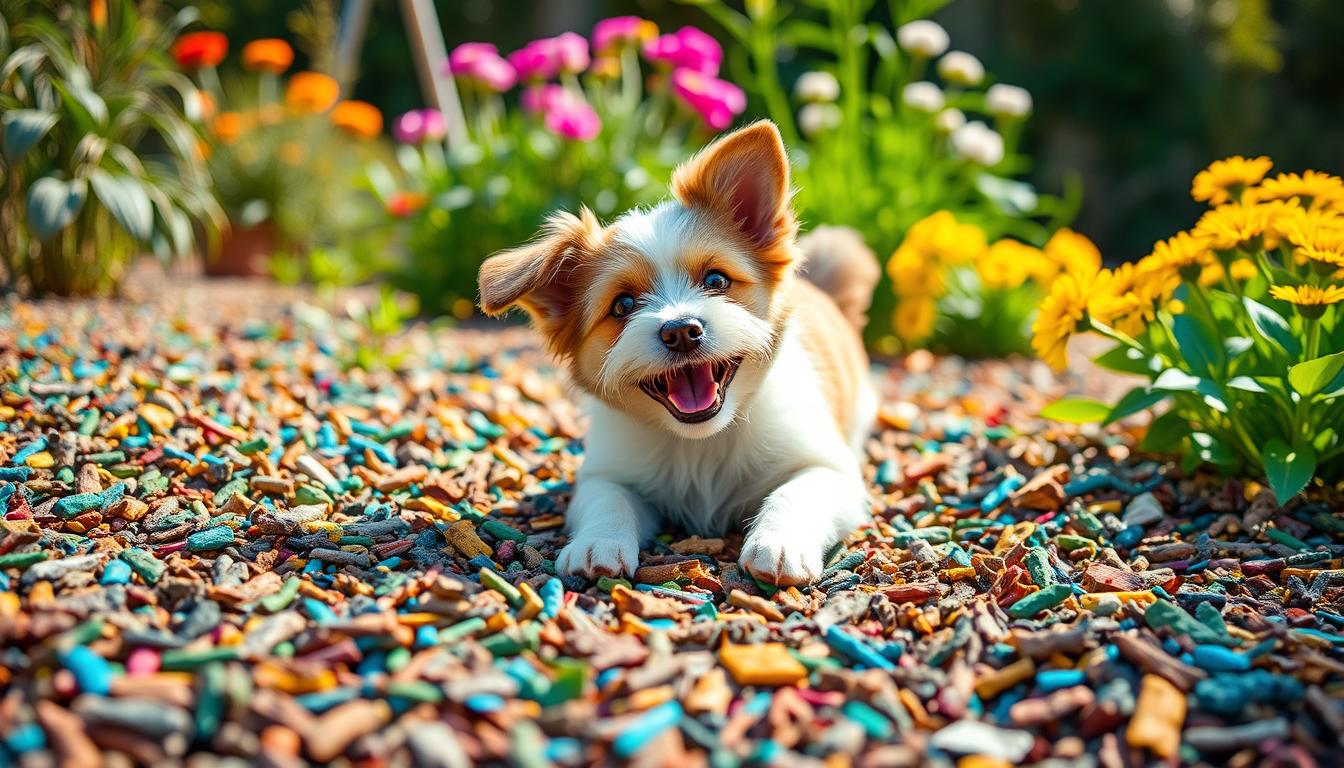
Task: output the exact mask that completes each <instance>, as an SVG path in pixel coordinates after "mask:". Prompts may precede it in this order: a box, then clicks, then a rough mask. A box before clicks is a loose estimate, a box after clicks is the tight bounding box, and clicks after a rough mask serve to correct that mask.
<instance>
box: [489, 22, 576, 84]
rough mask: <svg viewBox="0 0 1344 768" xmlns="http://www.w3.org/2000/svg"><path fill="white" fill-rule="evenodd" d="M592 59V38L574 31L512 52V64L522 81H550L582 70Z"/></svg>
mask: <svg viewBox="0 0 1344 768" xmlns="http://www.w3.org/2000/svg"><path fill="white" fill-rule="evenodd" d="M588 60H589V59H588V40H587V39H586V38H584V37H583V36H582V35H578V34H575V33H573V32H565V33H564V34H561V35H558V36H556V37H544V38H542V39H540V40H533V41H532V42H530V43H528V44H527V45H525V46H523V47H522V48H521V49H519V50H516V51H514V52H513V53H510V54H509V64H512V65H513V68H514V70H515V71H516V72H517V74H518V79H520V80H549V79H551V78H552V77H555V76H556V75H558V74H560V73H561V72H567V73H575V72H582V71H583V70H585V69H587V68H588Z"/></svg>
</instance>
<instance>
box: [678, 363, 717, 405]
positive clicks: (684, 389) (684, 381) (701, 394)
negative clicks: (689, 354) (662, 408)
mask: <svg viewBox="0 0 1344 768" xmlns="http://www.w3.org/2000/svg"><path fill="white" fill-rule="evenodd" d="M671 377H672V380H671V382H670V384H669V386H668V388H667V399H669V400H671V401H672V404H673V405H675V406H676V407H677V410H678V411H681V412H682V413H699V412H700V411H703V410H705V409H706V408H709V407H710V406H712V405H714V400H715V399H716V398H718V396H719V382H717V381H715V380H714V367H713V366H711V365H710V364H709V363H696V364H695V365H688V366H686V367H685V368H678V369H677V371H676V372H675V373H673V374H671Z"/></svg>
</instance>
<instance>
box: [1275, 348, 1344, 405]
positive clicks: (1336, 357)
mask: <svg viewBox="0 0 1344 768" xmlns="http://www.w3.org/2000/svg"><path fill="white" fill-rule="evenodd" d="M1341 372H1344V352H1336V353H1334V354H1333V355H1326V356H1325V357H1318V358H1316V359H1315V360H1308V361H1307V362H1305V363H1298V364H1297V365H1294V366H1293V367H1292V368H1289V369H1288V383H1290V384H1292V385H1293V389H1295V390H1297V393H1298V394H1300V395H1302V396H1303V397H1311V396H1312V395H1314V394H1316V393H1317V392H1320V391H1321V390H1323V389H1325V388H1326V386H1327V385H1329V384H1331V383H1333V382H1334V381H1335V378H1336V377H1338V376H1339V375H1340V374H1341Z"/></svg>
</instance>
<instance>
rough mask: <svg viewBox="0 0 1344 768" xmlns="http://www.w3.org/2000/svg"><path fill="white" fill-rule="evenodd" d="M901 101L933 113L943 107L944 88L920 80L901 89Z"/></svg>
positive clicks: (913, 107) (921, 110) (916, 108)
mask: <svg viewBox="0 0 1344 768" xmlns="http://www.w3.org/2000/svg"><path fill="white" fill-rule="evenodd" d="M901 101H903V102H905V105H906V106H907V107H910V108H911V109H913V110H916V111H919V112H928V113H929V114H933V113H935V112H937V111H938V110H940V109H942V108H943V103H944V98H943V89H941V88H939V87H938V86H936V85H934V84H933V83H930V82H927V81H924V80H918V81H916V82H913V83H910V84H909V85H906V86H905V88H904V89H903V90H902V91H901Z"/></svg>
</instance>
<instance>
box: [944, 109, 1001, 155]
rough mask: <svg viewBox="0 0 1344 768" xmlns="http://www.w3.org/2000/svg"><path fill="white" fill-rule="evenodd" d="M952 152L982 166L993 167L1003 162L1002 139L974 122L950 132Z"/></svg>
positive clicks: (987, 127) (979, 123)
mask: <svg viewBox="0 0 1344 768" xmlns="http://www.w3.org/2000/svg"><path fill="white" fill-rule="evenodd" d="M952 151H954V152H956V153H957V154H958V155H961V156H962V157H964V158H966V159H967V160H970V161H971V162H972V163H976V164H977V165H983V166H995V165H998V164H999V162H1000V161H1002V160H1003V137H1002V136H1000V135H999V134H998V133H996V132H995V131H994V129H992V128H990V127H989V126H987V125H985V124H984V123H982V122H980V121H979V120H976V121H974V122H971V123H967V124H965V125H963V126H962V127H960V128H958V129H956V130H955V131H953V132H952Z"/></svg>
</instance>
